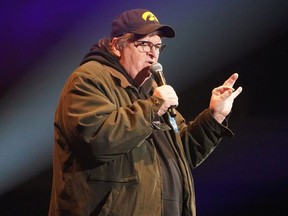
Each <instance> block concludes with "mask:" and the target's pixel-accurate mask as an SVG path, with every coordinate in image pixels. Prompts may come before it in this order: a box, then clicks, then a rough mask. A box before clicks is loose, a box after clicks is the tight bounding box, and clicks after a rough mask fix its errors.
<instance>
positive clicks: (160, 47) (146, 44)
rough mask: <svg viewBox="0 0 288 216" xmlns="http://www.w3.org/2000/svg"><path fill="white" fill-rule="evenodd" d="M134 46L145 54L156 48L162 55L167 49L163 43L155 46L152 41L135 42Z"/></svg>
mask: <svg viewBox="0 0 288 216" xmlns="http://www.w3.org/2000/svg"><path fill="white" fill-rule="evenodd" d="M134 46H135V47H137V49H138V50H139V52H143V53H147V52H151V51H152V47H154V49H155V50H156V52H158V53H159V54H160V53H162V51H163V49H164V48H165V47H166V44H163V43H159V44H153V43H152V42H151V41H143V40H137V41H134ZM139 47H140V48H139ZM148 49H149V50H148Z"/></svg>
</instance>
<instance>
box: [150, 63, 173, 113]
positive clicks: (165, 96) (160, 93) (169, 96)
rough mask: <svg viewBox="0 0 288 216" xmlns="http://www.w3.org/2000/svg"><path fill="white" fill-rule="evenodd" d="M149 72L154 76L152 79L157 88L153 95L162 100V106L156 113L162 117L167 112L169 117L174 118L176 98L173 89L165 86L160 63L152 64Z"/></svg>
mask: <svg viewBox="0 0 288 216" xmlns="http://www.w3.org/2000/svg"><path fill="white" fill-rule="evenodd" d="M150 71H151V72H152V74H153V75H154V79H155V81H156V83H157V84H158V86H159V87H157V88H155V89H154V93H153V95H154V96H156V97H158V98H161V99H162V100H164V103H163V105H162V106H161V108H160V109H159V111H158V115H159V116H162V115H163V114H165V113H166V112H167V110H168V111H169V113H170V115H171V116H172V117H175V116H176V110H175V107H177V106H178V96H177V94H176V92H175V91H174V89H173V88H172V87H171V86H170V85H167V84H166V80H165V78H164V74H163V72H162V65H161V64H160V63H154V64H153V65H152V66H151V68H150Z"/></svg>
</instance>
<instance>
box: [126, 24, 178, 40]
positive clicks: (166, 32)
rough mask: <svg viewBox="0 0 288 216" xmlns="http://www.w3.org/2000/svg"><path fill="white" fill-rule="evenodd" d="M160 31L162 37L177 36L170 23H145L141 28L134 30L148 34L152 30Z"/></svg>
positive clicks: (133, 31)
mask: <svg viewBox="0 0 288 216" xmlns="http://www.w3.org/2000/svg"><path fill="white" fill-rule="evenodd" d="M155 31H159V32H160V34H161V36H162V37H167V38H173V37H175V31H174V29H173V28H172V27H171V26H169V25H161V24H158V23H157V24H156V23H155V24H149V25H145V26H143V27H141V28H138V29H135V30H132V31H131V32H132V33H135V34H139V35H146V34H150V33H152V32H155Z"/></svg>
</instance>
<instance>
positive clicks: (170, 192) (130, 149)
mask: <svg viewBox="0 0 288 216" xmlns="http://www.w3.org/2000/svg"><path fill="white" fill-rule="evenodd" d="M174 36H175V32H174V30H173V28H172V27H170V26H168V25H162V24H160V23H159V21H158V19H157V18H156V16H155V15H153V13H151V12H150V11H148V10H145V9H133V10H128V11H125V12H124V13H122V14H121V15H120V16H119V17H118V18H117V19H115V20H114V21H113V23H112V30H111V37H110V38H103V39H100V40H99V42H98V43H97V44H96V45H95V46H94V47H93V48H92V49H91V51H90V52H89V53H88V54H87V55H86V56H85V58H84V59H83V61H82V63H81V65H80V66H79V67H78V68H77V69H76V70H75V71H74V72H73V73H72V74H71V76H70V77H69V78H68V80H67V82H66V84H65V86H64V88H63V91H62V93H61V97H60V100H59V104H58V107H57V110H56V113H55V149H54V161H53V169H54V170H53V187H52V194H51V203H50V212H49V215H53V216H55V215H81V216H83V215H120V216H132V215H133V216H142V215H143V216H144V215H145V216H163V215H165V216H167V215H172V216H180V215H189V216H191V215H192V216H195V215H196V210H195V196H194V188H193V179H192V175H191V170H192V169H194V168H195V167H197V166H198V165H199V164H200V163H201V162H202V161H203V160H204V159H205V158H206V157H207V156H208V155H209V154H210V153H211V152H212V151H213V150H214V149H215V147H216V146H217V145H218V143H219V141H220V140H221V139H222V137H224V136H232V135H233V133H232V132H231V130H229V129H228V128H227V118H226V117H227V115H228V114H229V113H230V111H231V108H232V104H233V101H234V99H235V98H236V97H237V96H238V95H239V94H240V92H241V91H242V88H241V87H239V88H238V89H237V90H236V91H234V90H233V85H234V83H235V81H236V80H237V78H238V74H233V75H232V76H231V77H230V78H229V79H227V80H226V81H225V82H224V84H223V85H222V86H219V87H217V88H215V89H214V90H213V91H212V96H211V100H210V105H209V108H208V109H206V110H204V111H203V112H202V113H200V114H199V115H198V116H197V118H196V119H195V120H194V121H191V122H189V123H187V122H186V121H185V120H184V118H183V117H182V116H181V114H180V113H178V112H177V111H176V116H174V117H171V115H170V113H169V110H170V109H171V108H175V107H177V105H178V97H177V95H176V93H175V91H174V89H173V88H172V87H171V86H169V85H161V86H157V84H156V82H155V81H154V80H153V76H152V73H151V66H152V65H154V64H155V63H157V61H158V58H159V55H160V53H161V51H162V50H163V48H164V46H165V45H164V44H163V43H162V38H163V37H168V38H172V37H174Z"/></svg>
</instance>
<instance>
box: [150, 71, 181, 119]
mask: <svg viewBox="0 0 288 216" xmlns="http://www.w3.org/2000/svg"><path fill="white" fill-rule="evenodd" d="M154 75H155V80H156V82H157V84H158V85H159V86H162V85H166V80H165V77H164V74H163V72H162V71H159V70H158V71H156V72H155V73H154ZM168 112H169V113H170V116H171V117H175V116H176V110H175V107H173V106H171V107H170V108H169V109H168Z"/></svg>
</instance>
